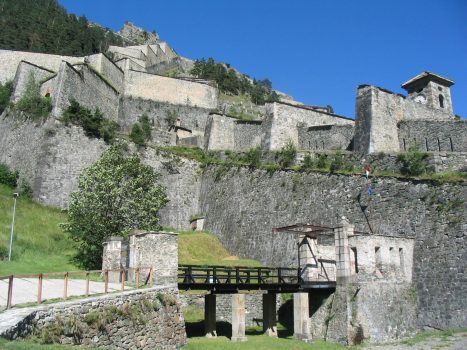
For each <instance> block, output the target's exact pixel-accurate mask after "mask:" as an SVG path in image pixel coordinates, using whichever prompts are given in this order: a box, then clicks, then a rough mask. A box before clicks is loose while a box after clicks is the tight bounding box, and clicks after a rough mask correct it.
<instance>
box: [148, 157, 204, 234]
mask: <svg viewBox="0 0 467 350" xmlns="http://www.w3.org/2000/svg"><path fill="white" fill-rule="evenodd" d="M140 156H141V159H142V160H143V162H144V163H145V164H148V165H150V166H151V167H153V168H154V169H155V170H156V172H158V173H159V174H160V175H161V177H160V183H161V184H162V185H163V186H164V187H165V188H166V193H167V196H168V198H169V202H168V203H167V205H166V206H165V207H164V208H163V209H161V210H160V211H159V214H160V218H161V222H160V223H161V225H162V226H164V227H173V228H176V229H181V230H188V229H190V216H191V215H196V214H199V211H198V200H199V191H200V187H201V175H200V168H199V164H198V163H196V162H193V161H189V160H186V159H183V158H177V157H173V156H170V155H164V154H162V153H159V152H157V151H155V150H152V149H149V148H148V149H146V150H142V151H141V153H140Z"/></svg>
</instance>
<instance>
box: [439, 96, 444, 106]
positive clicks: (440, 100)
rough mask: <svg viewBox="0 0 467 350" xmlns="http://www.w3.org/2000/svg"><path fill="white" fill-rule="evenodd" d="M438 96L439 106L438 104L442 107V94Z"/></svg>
mask: <svg viewBox="0 0 467 350" xmlns="http://www.w3.org/2000/svg"><path fill="white" fill-rule="evenodd" d="M438 98H439V106H440V107H441V108H444V96H443V95H439V96H438Z"/></svg>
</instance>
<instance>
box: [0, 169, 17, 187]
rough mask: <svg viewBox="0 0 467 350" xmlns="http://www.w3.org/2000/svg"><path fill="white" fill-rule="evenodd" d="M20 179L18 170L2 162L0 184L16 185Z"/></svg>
mask: <svg viewBox="0 0 467 350" xmlns="http://www.w3.org/2000/svg"><path fill="white" fill-rule="evenodd" d="M17 180H18V172H17V171H12V170H10V168H9V167H8V165H6V164H3V163H0V184H3V185H7V186H9V187H16V185H17Z"/></svg>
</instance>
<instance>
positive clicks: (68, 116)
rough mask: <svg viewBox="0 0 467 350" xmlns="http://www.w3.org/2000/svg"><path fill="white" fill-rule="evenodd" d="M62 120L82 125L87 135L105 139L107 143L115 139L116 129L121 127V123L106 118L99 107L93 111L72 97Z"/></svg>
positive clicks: (67, 123)
mask: <svg viewBox="0 0 467 350" xmlns="http://www.w3.org/2000/svg"><path fill="white" fill-rule="evenodd" d="M62 121H63V122H64V123H65V125H69V124H74V125H78V126H81V127H82V128H83V130H84V133H85V134H86V136H88V137H95V138H100V139H103V140H104V141H105V142H106V143H111V142H112V141H113V140H114V139H115V134H116V131H117V130H118V129H119V125H118V124H117V123H116V122H114V121H111V120H108V119H105V118H104V115H103V114H102V112H100V111H99V109H98V108H96V109H95V111H94V112H91V110H90V109H88V108H85V107H82V106H81V105H80V104H79V103H78V102H77V101H76V100H75V99H70V105H69V106H68V108H67V109H66V110H65V112H64V113H63V117H62Z"/></svg>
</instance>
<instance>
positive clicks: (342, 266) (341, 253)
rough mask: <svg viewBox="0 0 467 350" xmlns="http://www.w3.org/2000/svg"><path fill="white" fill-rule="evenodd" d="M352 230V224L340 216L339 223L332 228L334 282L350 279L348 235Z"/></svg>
mask: <svg viewBox="0 0 467 350" xmlns="http://www.w3.org/2000/svg"><path fill="white" fill-rule="evenodd" d="M353 232H354V226H353V225H351V224H350V223H349V221H348V220H347V219H346V218H345V217H342V221H341V225H340V226H339V227H336V228H335V229H334V240H335V245H336V282H337V283H338V284H345V283H348V282H350V281H351V276H352V269H351V266H350V247H349V235H352V234H353Z"/></svg>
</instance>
